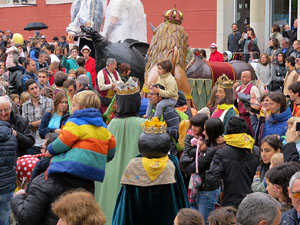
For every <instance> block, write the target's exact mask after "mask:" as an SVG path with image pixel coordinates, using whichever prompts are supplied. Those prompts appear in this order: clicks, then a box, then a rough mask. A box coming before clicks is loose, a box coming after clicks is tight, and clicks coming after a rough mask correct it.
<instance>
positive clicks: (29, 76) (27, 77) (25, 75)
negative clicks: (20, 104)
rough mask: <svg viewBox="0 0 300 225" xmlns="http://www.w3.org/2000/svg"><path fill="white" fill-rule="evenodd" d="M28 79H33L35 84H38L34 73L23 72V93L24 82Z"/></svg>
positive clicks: (24, 88)
mask: <svg viewBox="0 0 300 225" xmlns="http://www.w3.org/2000/svg"><path fill="white" fill-rule="evenodd" d="M29 79H34V80H35V81H36V82H37V83H39V80H38V77H37V75H36V74H35V73H29V72H27V71H25V73H24V74H23V77H22V87H23V91H26V87H25V82H26V81H27V80H29Z"/></svg>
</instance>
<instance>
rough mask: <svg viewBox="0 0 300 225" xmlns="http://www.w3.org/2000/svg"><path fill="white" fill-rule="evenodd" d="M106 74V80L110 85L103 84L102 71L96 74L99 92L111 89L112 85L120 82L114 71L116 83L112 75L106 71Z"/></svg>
mask: <svg viewBox="0 0 300 225" xmlns="http://www.w3.org/2000/svg"><path fill="white" fill-rule="evenodd" d="M107 72H108V73H109V74H108V79H109V81H110V84H105V79H104V74H103V70H100V71H99V72H98V74H97V81H98V87H99V90H100V91H106V90H108V89H111V88H112V83H114V84H116V83H117V82H121V77H120V75H119V73H118V71H116V72H117V75H118V81H117V80H116V79H115V76H114V75H113V73H110V72H109V71H108V70H107Z"/></svg>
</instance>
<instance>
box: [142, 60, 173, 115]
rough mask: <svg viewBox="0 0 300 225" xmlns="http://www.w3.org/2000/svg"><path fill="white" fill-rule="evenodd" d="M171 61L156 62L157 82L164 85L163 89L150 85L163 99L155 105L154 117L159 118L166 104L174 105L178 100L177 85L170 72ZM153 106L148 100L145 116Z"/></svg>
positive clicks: (150, 111)
mask: <svg viewBox="0 0 300 225" xmlns="http://www.w3.org/2000/svg"><path fill="white" fill-rule="evenodd" d="M171 71H172V63H171V62H170V60H164V61H161V62H159V63H157V72H158V75H159V76H158V79H157V83H158V84H160V85H162V86H164V87H165V90H162V89H160V88H158V87H152V91H153V92H154V93H156V94H159V97H162V98H163V99H162V100H161V101H160V102H159V103H158V104H157V105H156V109H155V113H154V117H158V118H160V116H161V113H162V111H163V109H164V108H166V107H167V106H174V105H176V103H177V100H178V87H177V83H176V80H175V78H174V76H173V75H172V74H171ZM153 108H154V106H153V105H152V104H151V103H150V102H149V104H148V107H147V112H146V117H149V116H150V115H151V113H152V109H153Z"/></svg>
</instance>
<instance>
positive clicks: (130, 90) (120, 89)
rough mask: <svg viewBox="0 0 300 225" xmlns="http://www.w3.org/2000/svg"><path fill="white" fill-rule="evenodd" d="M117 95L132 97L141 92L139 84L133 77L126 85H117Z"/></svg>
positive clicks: (121, 83) (119, 83)
mask: <svg viewBox="0 0 300 225" xmlns="http://www.w3.org/2000/svg"><path fill="white" fill-rule="evenodd" d="M116 89H117V95H132V94H135V93H137V92H139V91H140V87H139V85H138V82H137V81H135V80H133V79H132V78H131V77H130V78H129V80H128V81H127V82H126V83H123V82H118V83H117V84H116Z"/></svg>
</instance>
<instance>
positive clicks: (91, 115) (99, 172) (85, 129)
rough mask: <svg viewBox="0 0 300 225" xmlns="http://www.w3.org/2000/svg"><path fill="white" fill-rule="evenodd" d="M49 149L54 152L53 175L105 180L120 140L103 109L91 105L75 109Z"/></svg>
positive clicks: (51, 171)
mask: <svg viewBox="0 0 300 225" xmlns="http://www.w3.org/2000/svg"><path fill="white" fill-rule="evenodd" d="M48 151H49V153H50V154H52V155H53V157H52V160H51V163H50V166H49V170H48V174H49V175H50V174H54V173H68V174H72V175H74V176H78V177H81V178H84V179H88V180H96V181H100V182H102V181H103V179H104V175H105V167H106V162H108V161H110V160H111V159H112V158H113V157H114V154H115V151H116V141H115V138H114V136H113V135H112V134H111V133H110V132H109V131H108V130H107V128H106V124H105V123H104V122H103V120H102V117H101V114H100V112H99V110H98V109H95V108H87V109H82V110H78V111H75V112H74V113H73V115H72V116H71V117H69V119H68V120H67V122H66V124H65V126H64V127H63V129H62V131H61V132H60V135H59V137H58V138H57V139H56V140H55V141H54V142H52V143H51V144H50V145H49V146H48Z"/></svg>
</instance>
